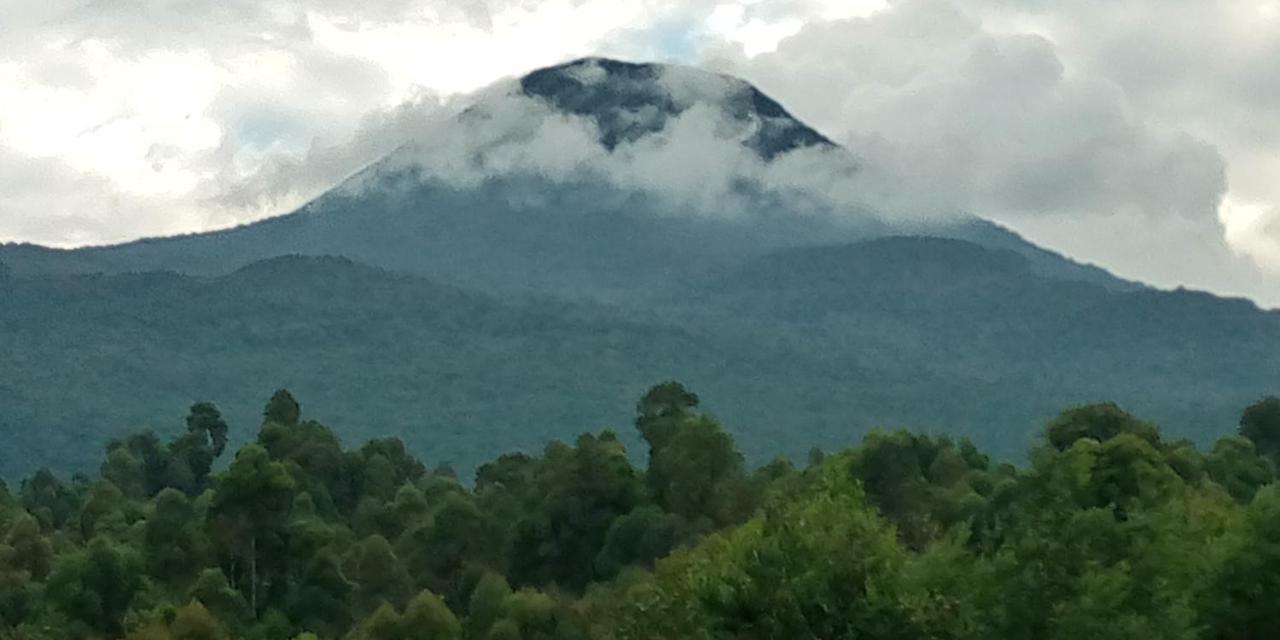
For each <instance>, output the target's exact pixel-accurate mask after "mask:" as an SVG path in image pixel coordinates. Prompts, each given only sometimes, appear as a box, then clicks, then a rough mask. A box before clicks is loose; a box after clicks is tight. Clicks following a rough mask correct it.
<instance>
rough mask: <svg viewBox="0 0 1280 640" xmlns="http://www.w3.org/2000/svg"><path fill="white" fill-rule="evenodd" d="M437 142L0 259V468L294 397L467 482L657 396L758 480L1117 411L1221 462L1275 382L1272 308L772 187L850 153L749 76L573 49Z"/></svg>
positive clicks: (492, 95)
mask: <svg viewBox="0 0 1280 640" xmlns="http://www.w3.org/2000/svg"><path fill="white" fill-rule="evenodd" d="M699 127H701V128H699ZM548 132H552V133H557V135H560V136H561V137H560V138H556V137H548V135H549V134H548ZM708 132H710V133H711V134H714V135H712V136H711V137H707V138H693V136H698V135H710V134H708ZM433 135H435V136H437V137H435V138H431V137H427V138H423V139H412V140H407V141H406V142H405V144H404V145H403V146H401V147H400V148H399V149H397V150H396V151H394V152H393V153H391V154H390V155H388V156H387V157H384V158H382V159H380V160H378V161H377V162H374V163H373V164H371V165H370V166H369V167H367V168H366V169H364V170H363V171H361V172H359V173H358V174H357V175H354V176H352V177H351V178H350V179H348V180H347V181H345V182H344V183H342V184H341V185H338V186H336V187H335V188H334V189H333V190H331V191H329V192H328V193H325V194H324V195H321V196H320V197H318V198H317V199H315V200H314V201H312V202H310V203H309V204H307V205H306V206H304V207H302V208H300V209H299V210H298V211H295V212H292V213H289V214H286V215H282V216H279V217H276V218H272V219H268V220H264V221H261V222H256V223H253V224H248V225H244V226H242V227H238V228H235V229H228V230H224V231H217V232H212V233H203V234H193V235H188V236H181V237H172V238H155V239H146V240H140V241H137V242H131V243H126V244H122V245H116V246H108V247H91V248H84V249H75V250H56V249H49V248H44V247H38V246H33V245H5V246H2V247H0V265H3V266H0V295H3V299H4V301H5V304H3V305H0V331H2V332H0V352H2V353H6V354H12V357H10V360H9V362H8V363H7V366H6V367H5V368H4V369H3V371H2V372H0V398H2V400H0V430H2V431H3V432H4V433H6V434H11V436H10V441H11V442H12V443H14V444H13V445H12V446H10V447H9V448H8V449H6V453H3V454H0V476H14V475H17V474H19V473H22V472H25V471H28V470H30V469H31V468H34V467H36V466H40V465H46V464H48V465H54V466H58V467H63V468H84V467H86V466H88V465H91V464H93V462H94V461H95V460H96V459H97V458H98V455H99V451H100V448H101V445H102V444H103V443H104V442H105V441H106V439H107V438H109V437H111V436H113V435H119V434H122V433H124V432H127V431H129V430H132V429H136V428H138V427H141V426H152V427H155V428H157V429H158V430H160V431H164V432H169V433H171V432H176V431H178V430H179V427H180V424H179V423H180V420H181V416H182V415H184V412H185V409H186V406H187V405H189V404H190V403H191V402H194V401H196V400H204V399H209V400H213V401H216V402H218V403H219V405H220V406H221V407H222V408H223V409H224V410H225V411H226V413H227V414H228V415H229V416H230V417H231V419H232V422H233V424H234V427H233V428H235V429H238V431H237V433H238V434H239V437H240V438H246V437H251V435H252V432H253V430H254V428H255V427H256V423H257V421H258V420H259V417H258V416H259V414H260V411H261V406H262V403H263V402H264V401H265V399H266V397H267V396H268V395H269V394H270V393H271V392H272V391H273V390H275V389H276V388H279V387H288V388H290V389H291V390H293V391H294V392H295V393H296V394H297V395H298V396H299V397H300V398H301V399H302V401H303V403H304V405H305V410H306V411H307V413H308V415H311V416H314V417H316V418H319V419H322V420H326V421H332V422H333V423H334V424H340V425H343V426H344V429H346V431H345V432H344V435H346V436H347V437H348V438H349V439H350V440H351V441H356V440H359V439H361V438H365V437H370V436H374V435H390V434H395V435H401V436H404V437H405V438H406V440H407V441H408V443H409V444H410V445H411V446H412V447H413V448H414V450H415V451H416V452H417V453H418V454H419V455H421V456H423V457H424V458H427V459H430V460H448V461H452V462H454V463H457V464H459V465H460V466H463V467H466V466H470V465H471V464H474V463H476V462H478V461H481V460H484V459H486V458H487V457H489V456H491V455H494V454H496V453H498V452H499V451H498V449H495V448H494V447H497V446H498V445H497V444H495V443H498V442H501V443H502V444H501V447H502V448H503V449H505V448H507V447H509V446H511V444H512V443H513V442H514V443H515V444H516V445H517V446H522V447H526V448H537V447H539V446H540V444H541V443H542V442H544V441H545V440H547V439H548V438H553V437H560V438H566V437H570V436H572V435H573V434H575V433H577V432H580V431H582V430H585V429H591V428H597V427H600V426H602V425H612V426H616V427H625V425H626V424H628V423H629V410H630V408H631V406H632V403H633V402H634V400H635V398H636V397H638V395H639V394H640V393H641V392H642V391H643V389H644V388H645V387H646V386H647V385H649V384H652V383H654V382H657V381H660V380H663V379H668V378H677V379H680V380H682V381H684V382H686V383H687V384H689V385H690V386H692V387H693V388H695V389H696V390H698V391H699V392H700V393H701V394H702V395H703V396H704V397H705V398H706V399H707V406H708V408H709V409H710V410H711V411H712V412H713V413H717V415H718V417H720V418H722V419H724V420H725V421H726V423H728V424H729V426H730V427H731V428H733V429H734V430H735V432H736V433H737V434H738V436H739V442H740V443H741V445H742V446H743V449H744V450H745V451H746V452H747V453H748V455H750V456H751V457H752V458H753V459H756V460H760V459H764V458H767V457H769V456H772V455H775V454H778V453H783V454H788V455H803V453H804V452H805V451H807V450H808V448H809V447H811V446H815V445H816V446H833V445H836V444H841V445H843V444H844V443H847V442H849V441H850V439H851V438H853V437H856V436H857V435H858V434H861V433H864V432H866V431H867V430H868V429H870V428H873V427H876V426H898V425H909V426H912V427H917V428H921V429H926V430H933V431H937V432H947V433H952V434H957V435H965V436H969V437H972V438H974V439H975V440H977V441H978V442H979V444H980V445H981V446H983V447H984V448H987V449H989V450H992V451H994V452H995V453H997V454H999V455H1004V456H1016V455H1019V454H1020V453H1021V452H1022V451H1023V450H1025V448H1026V445H1027V443H1028V442H1030V441H1031V440H1032V438H1033V435H1034V434H1035V433H1036V432H1037V431H1038V430H1039V429H1040V428H1041V425H1042V424H1043V421H1044V420H1045V419H1046V418H1047V417H1049V416H1051V415H1053V414H1054V413H1056V412H1057V411H1058V410H1059V409H1061V408H1062V407H1063V406H1065V405H1069V404H1072V403H1079V402H1086V401H1094V400H1100V399H1109V400H1115V401H1117V402H1120V403H1121V404H1123V405H1124V406H1126V407H1127V408H1129V409H1131V410H1133V411H1135V412H1137V413H1139V414H1142V415H1145V416H1147V417H1151V418H1154V419H1156V420H1158V421H1160V422H1161V423H1162V425H1163V426H1164V427H1165V430H1166V432H1169V433H1172V434H1175V435H1180V436H1186V437H1191V438H1193V439H1196V440H1198V441H1201V442H1204V441H1207V440H1209V439H1211V438H1213V437H1216V436H1217V435H1220V434H1222V433H1225V432H1228V431H1230V430H1231V429H1232V428H1233V425H1234V422H1235V420H1236V418H1237V417H1238V412H1239V410H1240V409H1241V407H1243V406H1244V405H1245V404H1247V403H1248V402H1250V401H1252V400H1254V399H1256V398H1257V397H1258V396H1260V395H1262V394H1264V393H1267V392H1275V391H1276V390H1277V389H1276V386H1277V385H1278V384H1280V314H1278V313H1276V312H1266V311H1262V310H1259V309H1258V308H1257V307H1256V306H1254V305H1252V304H1251V303H1248V302H1246V301H1242V300H1230V299H1221V298H1217V297H1214V296H1211V295H1208V294H1202V293H1193V292H1187V291H1173V292H1162V291H1156V290H1153V289H1150V288H1148V287H1145V286H1143V285H1141V284H1139V283H1133V282H1128V281H1125V280H1121V279H1119V278H1116V277H1114V276H1112V275H1111V274H1109V273H1107V272H1106V271H1104V270H1102V269H1099V268H1097V267H1094V266H1089V265H1081V264H1077V263H1074V262H1072V261H1070V260H1068V259H1066V258H1064V257H1062V256H1060V255H1058V254H1056V253H1053V252H1051V251H1048V250H1045V249H1043V248H1041V247H1037V246H1035V245H1033V244H1031V243H1029V242H1027V241H1025V240H1023V239H1022V238H1020V237H1019V236H1017V235H1016V234H1014V233H1012V232H1011V231H1009V230H1007V229H1004V228H1003V227H1000V226H999V225H996V224H994V223H991V222H989V221H986V220H984V219H982V218H979V217H976V216H968V215H950V216H946V217H927V216H926V217H920V218H910V219H907V218H895V217H894V216H891V215H887V214H883V213H882V212H880V211H877V210H874V209H871V208H868V207H865V206H861V205H857V204H850V203H847V202H844V201H842V200H840V199H839V198H828V197H826V196H825V194H821V193H819V194H816V195H815V194H812V193H809V194H806V193H797V192H796V190H794V189H792V188H790V187H788V186H786V184H785V181H783V182H784V184H783V185H782V186H781V187H779V186H778V185H777V184H774V183H771V182H770V180H771V179H772V178H775V177H777V176H779V175H783V174H782V173H780V172H782V171H783V170H784V169H786V168H787V167H789V166H791V165H789V164H788V163H790V162H793V161H794V160H795V159H796V158H799V157H805V158H809V159H813V158H817V159H819V160H821V161H823V162H829V163H830V164H829V165H824V170H826V169H828V168H830V167H835V168H836V170H838V171H847V172H849V175H851V176H856V175H857V172H858V171H860V170H861V166H860V164H859V162H860V161H859V160H858V159H857V157H856V156H855V155H854V153H855V152H856V150H852V151H850V150H845V149H842V148H840V147H838V146H837V145H835V144H834V143H833V142H832V141H831V140H829V139H828V138H826V137H824V136H823V135H822V134H820V133H818V132H817V131H815V130H813V129H812V128H810V127H808V126H806V125H804V124H803V123H801V122H799V121H798V120H796V119H795V118H794V117H792V116H791V115H790V114H789V113H787V111H786V110H785V109H784V108H783V107H782V106H781V105H779V104H778V103H777V102H775V101H773V100H772V99H770V98H768V97H767V96H765V95H764V94H762V93H761V92H759V91H758V90H757V89H755V88H754V87H752V86H750V85H749V84H747V83H745V82H742V81H741V80H738V79H734V78H730V77H726V76H721V75H716V74H710V73H705V72H701V71H697V70H693V69H687V68H683V67H670V66H663V65H649V64H630V63H622V62H617V61H612V60H604V59H584V60H579V61H575V62H571V63H568V64H565V65H560V66H557V67H552V68H548V69H543V70H539V71H535V72H534V73H532V74H529V75H528V76H525V77H524V78H522V79H520V80H518V81H515V82H512V83H508V84H507V85H503V86H499V87H497V88H495V89H494V90H492V91H489V92H486V93H484V94H482V95H481V97H480V98H478V99H477V101H476V102H475V104H473V105H471V106H470V107H469V108H468V109H466V110H464V111H463V112H461V113H460V114H459V116H458V117H457V119H456V121H455V122H453V124H452V125H451V126H450V127H446V128H444V129H441V130H436V131H433ZM686 138H691V139H686ZM562 139H563V140H570V141H572V140H577V142H575V143H573V144H569V143H567V142H566V143H564V144H549V143H548V141H550V142H552V143H559V142H560V141H561V140H562ZM562 147H563V148H562ZM569 147H572V148H569ZM704 147H707V148H712V150H718V151H717V153H720V154H721V155H718V156H717V155H707V156H706V157H707V158H716V159H718V161H723V162H726V163H731V164H732V167H729V168H732V169H734V170H735V171H736V170H738V169H741V173H740V174H738V173H732V172H729V173H728V174H727V175H728V177H727V178H725V179H724V187H723V188H720V189H719V190H714V191H711V192H710V193H711V195H712V196H714V197H712V198H710V199H708V198H706V197H702V198H701V199H700V198H698V197H689V193H686V192H687V191H689V190H691V189H692V190H693V191H694V195H695V196H696V195H699V193H700V192H697V189H698V188H699V187H701V186H703V185H701V184H700V183H701V182H702V178H703V176H702V175H701V174H699V175H697V176H695V178H696V179H693V180H690V179H688V177H687V176H682V175H679V174H680V172H681V171H683V170H684V169H687V168H689V167H692V168H693V169H697V168H698V167H697V166H696V165H697V161H699V160H701V159H703V156H702V155H698V154H701V153H703V152H704V151H706V149H704ZM726 149H728V150H731V151H733V155H728V156H726V155H724V153H725V150H726ZM706 153H711V152H710V151H706ZM689 154H693V155H692V156H690V155H689ZM690 157H692V158H693V159H694V162H693V163H692V164H690V163H689V158H690ZM680 163H684V164H680ZM668 165H670V166H668ZM804 166H806V167H808V166H810V165H804ZM673 167H675V168H676V169H679V171H677V170H676V169H673ZM704 168H706V167H704ZM720 168H722V167H710V168H708V169H709V173H708V174H707V175H708V176H712V177H714V176H717V175H721V173H719V171H718V170H719V169H720ZM646 172H648V173H646ZM726 172H728V169H727V168H726ZM655 176H659V177H661V176H668V178H669V179H670V181H671V182H670V184H668V183H665V182H659V183H657V184H656V185H655V184H653V183H651V182H646V181H647V180H650V179H652V178H654V177H655ZM721 177H724V175H721ZM640 178H643V179H640ZM775 182H776V181H775ZM682 190H684V191H682ZM701 195H702V196H706V193H701ZM721 406H723V407H726V408H727V409H726V410H725V412H724V413H723V414H720V413H718V412H717V410H716V408H717V407H721ZM621 431H623V432H624V433H626V434H629V433H630V430H629V429H626V428H622V429H621ZM499 436H501V437H499ZM18 452H21V454H19V453H18Z"/></svg>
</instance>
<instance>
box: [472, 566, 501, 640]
mask: <svg viewBox="0 0 1280 640" xmlns="http://www.w3.org/2000/svg"><path fill="white" fill-rule="evenodd" d="M510 595H511V585H509V584H507V579H506V578H504V577H502V576H501V575H500V574H497V573H492V572H489V573H485V574H484V576H482V577H481V578H480V582H478V583H477V584H476V588H475V589H474V590H473V591H472V592H471V601H470V603H469V604H468V605H467V637H468V638H484V637H485V636H486V635H488V633H489V629H490V628H491V627H493V624H494V623H495V622H497V621H498V619H499V618H500V617H501V616H502V607H503V605H504V604H505V603H506V601H507V598H508V597H509V596H510Z"/></svg>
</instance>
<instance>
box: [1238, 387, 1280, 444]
mask: <svg viewBox="0 0 1280 640" xmlns="http://www.w3.org/2000/svg"><path fill="white" fill-rule="evenodd" d="M1240 435H1242V436H1244V437H1246V438H1248V439H1250V440H1252V441H1253V444H1254V445H1256V446H1257V447H1258V452H1259V453H1261V454H1263V455H1265V456H1269V457H1271V458H1273V459H1274V458H1275V457H1276V456H1277V454H1280V397H1276V396H1268V397H1266V398H1263V399H1262V400H1259V401H1258V402H1255V403H1253V404H1251V405H1249V407H1248V408H1246V409H1245V410H1244V413H1243V414H1242V415H1241V416H1240Z"/></svg>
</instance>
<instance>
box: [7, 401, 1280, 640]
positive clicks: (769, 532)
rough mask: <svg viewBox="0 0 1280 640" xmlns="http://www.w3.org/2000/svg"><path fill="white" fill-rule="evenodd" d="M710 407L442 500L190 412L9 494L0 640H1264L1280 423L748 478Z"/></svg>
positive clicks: (272, 409)
mask: <svg viewBox="0 0 1280 640" xmlns="http://www.w3.org/2000/svg"><path fill="white" fill-rule="evenodd" d="M304 400H305V399H304ZM700 407H701V403H700V399H699V397H698V395H697V394H696V393H694V392H693V391H692V390H690V389H687V388H686V387H685V386H683V385H681V384H679V383H676V382H664V383H661V384H658V385H656V386H654V387H652V388H651V389H650V390H649V391H648V392H647V393H646V394H644V395H643V397H641V398H640V399H639V401H638V402H637V404H636V408H635V416H634V425H633V428H634V429H635V430H636V432H637V433H638V435H639V438H640V440H639V441H641V442H643V443H644V445H645V446H646V447H647V450H645V451H632V452H628V451H627V450H626V448H625V446H624V445H623V441H622V439H620V437H619V434H616V433H615V432H612V431H601V432H599V433H586V434H583V435H581V436H579V437H578V438H577V439H576V440H574V441H573V442H571V443H567V442H560V441H552V442H550V443H549V444H547V445H546V447H545V449H544V450H543V451H542V452H541V454H539V455H528V454H525V453H509V454H504V455H501V456H499V457H497V458H496V459H494V460H491V461H489V462H487V463H485V464H482V465H480V466H479V467H478V468H477V469H476V471H475V474H474V478H459V477H458V475H457V474H456V473H455V472H454V470H453V469H452V468H450V467H449V466H448V465H432V464H427V463H424V462H423V461H420V460H418V459H415V458H414V457H413V456H411V455H410V454H409V453H408V452H407V450H406V448H405V446H404V445H403V443H402V442H401V441H400V440H398V439H394V438H384V439H376V440H371V441H369V442H366V443H365V444H363V445H361V446H359V447H358V448H344V446H343V443H342V442H340V440H339V438H338V437H337V435H336V434H335V432H334V431H333V430H332V429H330V428H329V427H328V426H326V425H323V424H320V423H318V422H315V421H313V420H310V419H308V418H307V417H306V413H305V412H304V411H303V407H302V406H301V405H300V404H299V400H298V399H297V398H295V397H294V396H293V395H292V394H291V393H290V392H288V391H286V390H280V391H277V392H275V393H274V394H273V395H272V396H271V397H270V399H269V400H268V401H267V402H266V403H265V408H264V410H263V412H262V421H261V425H260V426H257V425H255V426H254V428H255V429H257V433H256V436H255V435H254V434H252V433H249V434H237V433H235V432H234V430H235V429H239V428H241V427H240V425H234V426H232V425H229V424H228V421H227V420H226V419H225V418H224V417H223V415H222V414H221V413H220V412H219V410H218V408H217V407H216V406H215V405H214V404H212V403H208V402H201V403H197V404H195V405H194V406H192V407H191V409H190V412H189V414H188V415H187V416H186V418H185V424H186V428H185V429H183V430H181V431H180V435H178V436H177V437H175V438H173V439H172V440H169V441H164V440H162V439H161V438H160V437H159V436H157V435H155V434H154V433H152V432H139V433H135V434H132V435H129V436H127V437H123V438H120V439H117V440H113V441H112V442H110V444H109V445H108V446H107V447H106V451H105V452H104V455H103V458H102V462H101V467H100V471H99V472H98V473H97V474H96V475H95V476H93V477H90V476H89V475H85V474H77V475H75V476H72V477H59V475H58V474H56V473H54V472H52V471H49V470H40V471H37V472H35V473H33V474H31V475H30V476H29V477H27V478H25V479H24V480H22V481H21V482H20V483H17V484H16V486H11V487H8V486H5V485H3V484H0V638H3V639H4V640H62V639H76V640H80V639H90V638H103V639H117V638H127V639H129V640H232V639H254V640H257V639H261V640H289V639H296V640H328V639H332V640H338V639H344V640H417V639H426V640H432V639H442V640H462V639H468V640H473V639H474V640H516V639H527V640H535V639H546V640H553V639H554V640H589V639H618V640H627V639H640V638H653V639H670V640H677V639H706V640H711V639H729V638H735V639H755V638H761V639H763V638H786V639H803V638H874V639H903V640H908V639H911V640H915V639H920V638H939V639H956V640H959V639H974V640H977V639H992V638H1000V639H1027V640H1031V639H1037V640H1040V639H1063V640H1066V639H1072V640H1077V639H1083V638H1097V639H1109V638H1116V639H1119V638H1137V637H1144V638H1159V639H1164V638H1169V639H1187V640H1191V639H1199V638H1203V639H1221V640H1243V639H1255V638H1257V639H1261V638H1277V637H1280V607H1276V606H1275V605H1276V602H1278V601H1280V489H1278V488H1277V487H1276V486H1275V484H1274V482H1273V481H1274V479H1275V468H1276V464H1277V460H1278V457H1280V398H1276V397H1268V398H1264V399H1261V400H1259V401H1257V402H1256V403H1254V404H1252V405H1249V406H1247V407H1241V414H1240V420H1239V430H1238V433H1237V434H1234V435H1230V436H1227V437H1223V438H1221V439H1220V440H1218V441H1217V442H1216V443H1214V444H1213V445H1212V447H1211V448H1208V449H1207V450H1205V449H1202V448H1198V447H1197V446H1195V445H1194V444H1193V443H1191V442H1189V441H1186V440H1174V439H1169V438H1166V437H1162V436H1161V433H1160V431H1159V429H1158V427H1157V426H1156V425H1155V424H1153V423H1151V422H1148V421H1145V420H1143V419H1141V418H1140V417H1136V416H1133V415H1131V414H1129V413H1126V412H1125V411H1124V410H1123V409H1122V408H1120V407H1119V406H1116V405H1114V404H1091V405H1083V406H1077V407H1073V408H1069V409H1066V410H1065V411H1063V412H1062V413H1061V414H1059V415H1058V416H1057V417H1056V418H1054V419H1053V420H1051V421H1050V422H1049V423H1048V424H1046V425H1044V428H1043V430H1042V433H1041V437H1040V440H1039V441H1038V442H1037V443H1036V444H1035V445H1034V446H1033V448H1032V450H1031V451H1030V452H1029V453H1028V455H1027V456H1026V458H1025V460H1026V463H1025V464H1022V465H1013V464H1009V463H1003V462H999V461H998V459H994V458H993V457H991V456H988V455H986V454H984V453H983V452H982V451H981V450H979V449H978V448H977V447H976V446H974V445H973V444H972V443H971V442H969V441H967V440H953V439H950V438H948V437H942V436H932V435H921V434H916V433H912V432H908V431H903V430H899V431H893V432H887V431H875V432H872V433H871V434H869V435H867V436H866V437H865V438H864V439H863V440H862V442H861V443H850V445H853V446H851V448H848V449H845V450H843V451H825V452H824V451H821V450H817V449H815V450H814V451H812V452H811V453H810V454H809V456H808V460H807V461H804V463H803V464H798V463H793V462H792V461H789V460H787V459H785V458H778V459H775V460H773V461H771V462H769V463H767V464H764V465H761V466H758V467H756V468H750V467H749V466H748V465H747V463H746V458H744V456H743V455H742V453H740V451H739V450H738V448H737V445H736V444H735V441H734V438H733V435H732V428H731V426H729V427H727V426H725V425H721V424H720V423H719V422H718V421H717V420H716V419H715V418H714V417H712V416H710V415H707V414H706V413H704V412H703V411H702V410H701V408H700ZM627 438H630V435H627ZM235 441H247V442H248V443H247V444H245V445H244V446H242V447H241V448H240V449H239V450H238V451H233V450H232V449H231V447H229V446H228V443H229V442H235ZM637 461H643V464H637Z"/></svg>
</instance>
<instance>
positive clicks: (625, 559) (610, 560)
mask: <svg viewBox="0 0 1280 640" xmlns="http://www.w3.org/2000/svg"><path fill="white" fill-rule="evenodd" d="M689 537H690V533H689V532H688V525H687V524H686V523H685V522H684V520H683V519H682V518H680V516H677V515H675V514H670V513H664V512H663V511H662V509H659V508H658V507H655V506H652V505H649V506H644V507H640V508H638V509H634V510H632V511H631V513H628V514H626V515H624V516H622V517H620V518H618V519H616V520H614V521H613V524H612V525H611V526H610V527H609V532H608V533H607V534H605V539H604V546H603V548H602V549H601V550H600V553H599V554H597V555H596V560H595V565H596V573H597V575H599V576H600V577H602V578H612V577H613V576H615V575H617V574H618V573H619V572H620V571H622V569H623V568H625V567H628V566H632V565H634V566H640V567H644V568H646V569H648V568H652V567H653V563H654V562H655V561H656V560H657V559H658V558H663V557H665V556H666V555H667V554H669V553H671V551H672V550H673V549H675V548H676V547H677V546H678V545H680V544H681V543H682V542H684V541H686V540H688V539H689Z"/></svg>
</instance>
